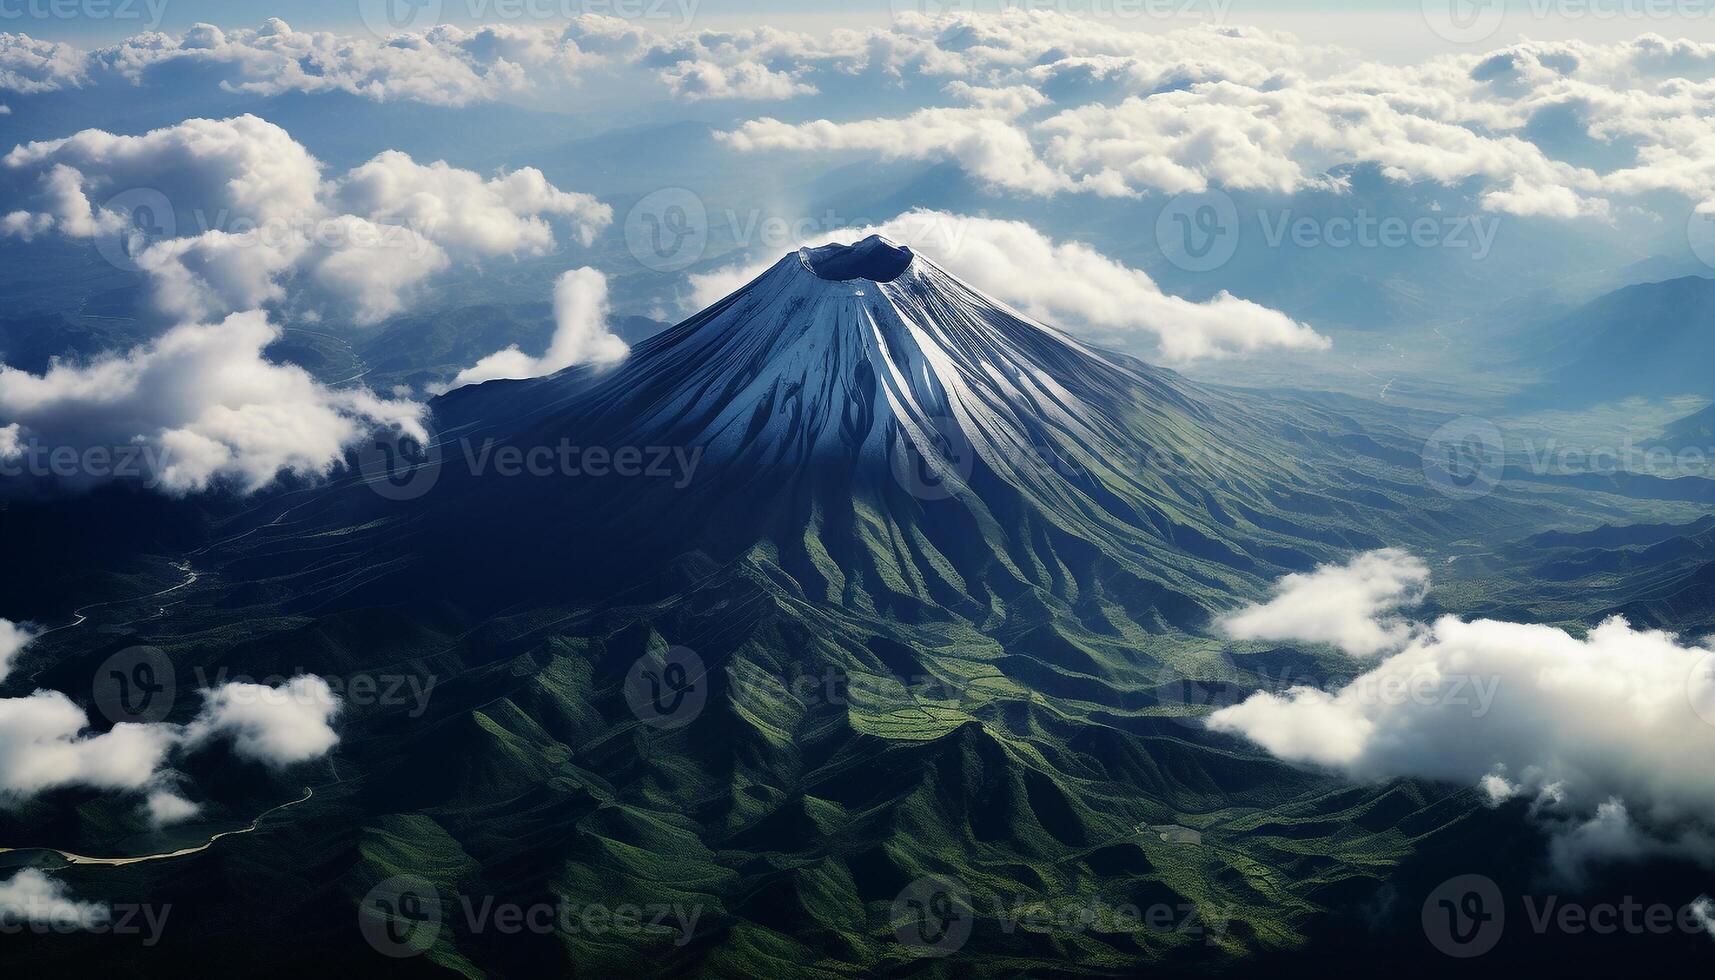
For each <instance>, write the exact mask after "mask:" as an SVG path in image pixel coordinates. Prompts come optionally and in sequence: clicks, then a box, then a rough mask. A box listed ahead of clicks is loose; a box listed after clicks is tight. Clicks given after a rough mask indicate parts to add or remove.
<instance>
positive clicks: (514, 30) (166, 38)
mask: <svg viewBox="0 0 1715 980" xmlns="http://www.w3.org/2000/svg"><path fill="white" fill-rule="evenodd" d="M881 47H886V48H889V49H890V54H897V50H896V49H899V48H901V47H903V45H885V46H881ZM871 51H872V43H871V38H870V37H868V36H866V35H864V34H859V33H858V32H850V31H841V32H836V33H835V35H834V36H832V37H829V38H826V39H818V38H814V37H811V36H809V35H804V34H796V33H791V32H786V31H779V30H774V29H772V28H761V29H757V30H748V31H698V32H694V33H693V32H684V33H675V34H671V35H667V36H662V35H660V34H658V33H654V32H650V31H645V30H642V29H640V28H637V27H633V26H632V25H630V24H629V23H627V22H626V21H623V20H620V19H617V18H612V17H602V16H596V15H584V16H580V17H577V18H575V19H573V20H572V22H571V23H569V24H567V25H565V26H563V27H557V26H547V25H540V26H538V25H523V24H490V25H484V26H481V27H472V28H463V27H456V26H452V25H445V26H440V27H436V28H434V29H432V30H428V31H422V32H410V31H401V32H398V33H395V34H393V35H391V36H389V37H386V38H376V37H371V36H369V35H365V34H355V35H342V34H334V33H329V32H324V31H299V30H295V29H294V28H293V27H292V26H291V25H290V24H287V23H286V22H285V21H283V20H281V19H280V18H277V17H275V18H270V19H268V20H267V21H265V22H264V23H263V24H262V26H260V27H258V28H255V29H237V30H223V29H221V28H219V27H215V26H213V25H211V24H196V25H194V26H192V27H191V28H190V29H189V30H187V31H185V32H184V33H183V34H179V35H171V34H165V33H161V32H157V31H151V32H147V33H143V34H138V35H136V36H134V37H130V38H127V39H125V40H123V41H120V42H118V43H116V44H112V45H109V46H106V47H101V48H96V49H94V50H90V51H79V50H77V49H74V48H72V47H70V46H68V45H63V44H53V43H50V42H45V41H39V40H35V39H33V38H30V37H28V36H27V35H21V34H19V35H10V34H0V89H10V90H13V91H18V92H24V93H30V92H44V91H53V90H56V89H62V88H69V87H76V86H81V85H91V84H100V83H102V82H108V81H119V82H130V83H138V82H141V81H143V80H144V79H146V78H147V77H148V75H149V73H150V72H152V71H154V70H155V69H157V68H159V67H161V66H165V65H171V64H194V65H196V66H198V67H199V68H200V69H201V70H202V71H203V72H205V73H209V74H213V75H214V76H215V77H217V78H218V79H219V82H220V84H221V86H222V87H223V88H225V89H227V90H230V91H234V92H244V93H250V94H254V95H258V96H270V95H278V94H280V93H282V92H306V93H312V94H314V93H328V92H343V93H347V94H350V95H356V96H360V97H363V98H368V99H374V100H376V101H395V100H409V101H414V102H422V103H427V104H430V105H441V106H453V107H457V106H466V105H471V104H473V103H480V102H489V101H494V100H497V99H502V98H508V97H520V96H536V97H541V96H544V95H546V94H549V93H553V92H557V91H565V90H569V89H571V88H573V87H576V86H578V85H580V84H581V83H582V82H583V81H584V80H585V79H586V78H587V77H588V76H589V75H591V74H592V73H596V72H599V73H601V75H602V77H604V78H605V79H607V80H608V81H609V82H610V83H615V84H624V85H625V86H626V87H628V88H645V87H654V88H655V89H656V90H657V91H659V90H662V89H664V90H665V91H667V92H670V93H672V94H674V95H677V96H680V97H682V98H690V99H699V98H722V99H767V100H776V99H784V98H791V97H794V96H798V95H805V94H810V93H813V92H815V91H816V88H815V86H814V85H812V84H809V83H807V82H803V81H800V80H799V79H798V75H800V74H802V73H804V72H807V71H811V70H818V69H823V70H830V71H850V70H852V69H853V68H854V67H855V66H858V65H862V64H864V63H865V62H866V61H867V60H868V58H869V56H870V55H871Z"/></svg>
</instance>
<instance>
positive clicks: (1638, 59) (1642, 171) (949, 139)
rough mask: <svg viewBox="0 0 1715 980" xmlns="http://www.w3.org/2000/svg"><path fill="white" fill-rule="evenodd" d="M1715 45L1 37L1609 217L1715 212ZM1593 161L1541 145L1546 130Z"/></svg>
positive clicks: (197, 33)
mask: <svg viewBox="0 0 1715 980" xmlns="http://www.w3.org/2000/svg"><path fill="white" fill-rule="evenodd" d="M1712 50H1715V45H1707V44H1701V43H1697V42H1691V41H1683V40H1669V39H1666V38H1662V37H1660V36H1658V35H1653V34H1644V35H1641V36H1639V37H1637V38H1634V39H1632V40H1630V41H1620V42H1612V43H1603V44H1590V43H1584V42H1575V41H1564V42H1532V41H1527V42H1522V43H1519V44H1515V45H1511V46H1508V47H1505V48H1501V49H1498V50H1494V51H1476V52H1470V53H1461V54H1455V55H1445V56H1440V57H1435V58H1431V59H1428V60H1425V61H1423V62H1422V63H1420V64H1415V65H1388V64H1379V63H1374V62H1367V61H1364V60H1362V59H1361V58H1360V57H1359V56H1358V55H1357V54H1356V53H1355V52H1352V51H1350V50H1347V49H1342V48H1337V47H1331V46H1324V45H1316V44H1307V43H1304V42H1302V41H1300V40H1298V39H1296V38H1294V37H1292V36H1290V35H1287V34H1283V33H1278V32H1271V31H1266V30H1260V29H1257V28H1253V27H1240V26H1215V25H1198V26H1195V27H1190V28H1186V29H1183V30H1176V31H1166V32H1143V31H1116V30H1113V29H1112V28H1111V26H1110V25H1107V24H1104V23H1101V22H1099V21H1096V20H1094V19H1090V18H1084V17H1080V16H1077V15H1072V14H1059V13H1053V12H1048V11H1024V10H1007V11H1003V12H1001V13H998V14H977V13H960V14H949V15H946V16H940V17H930V16H924V15H920V14H912V13H906V14H902V15H901V16H899V17H896V18H894V19H893V22H892V23H891V24H890V26H888V27H886V28H873V29H865V30H836V31H832V32H829V33H828V34H826V35H820V36H817V35H810V34H804V33H795V32H787V31H779V30H775V29H771V28H761V29H757V30H750V31H696V32H682V33H676V34H671V35H667V36H662V35H659V34H653V33H650V32H646V31H643V30H640V29H638V28H635V27H633V26H631V25H629V24H626V23H625V22H623V21H619V20H615V19H612V18H603V17H596V16H583V17H579V18H576V19H574V20H573V21H572V22H571V23H570V24H567V25H566V26H564V27H549V26H546V25H541V26H537V25H512V24H508V25H493V26H487V27H481V28H472V29H464V28H458V27H451V26H446V27H438V28H435V29H434V30H430V31H426V32H422V33H399V34H395V35H393V36H392V37H388V38H385V39H382V38H374V37H369V36H366V35H357V36H343V35H336V34H329V33H323V32H305V31H297V30H294V29H293V28H291V27H290V26H289V25H287V24H286V23H285V22H283V21H281V20H278V19H272V20H269V21H267V22H266V23H264V24H263V25H262V26H261V27H260V28H257V29H255V30H233V31H224V30H221V29H219V28H215V27H212V26H210V25H206V24H199V25H196V26H194V27H192V28H191V29H190V30H188V31H186V32H185V33H184V34H182V35H177V36H173V35H167V34H162V33H157V32H150V33H146V34H140V35H138V36H136V37H133V38H129V39H127V40H125V41H122V42H120V43H118V44H115V45H111V46H108V47H105V48H99V49H96V50H93V51H88V52H82V51H77V50H75V49H72V48H69V47H67V46H65V45H57V44H52V43H49V42H43V41H39V40H35V39H32V38H29V37H27V36H25V35H0V88H3V89H10V90H13V91H17V92H20V93H32V92H41V91H50V90H53V89H57V88H64V87H68V86H76V85H91V84H102V83H107V82H112V81H114V80H118V81H120V82H124V81H127V80H129V81H140V80H142V79H144V78H146V77H147V75H148V73H149V72H150V71H152V70H154V69H155V68H156V67H157V66H161V65H165V64H169V63H180V62H185V63H195V64H197V65H198V66H199V67H200V68H201V69H202V70H203V72H204V73H209V74H213V75H214V76H215V77H216V78H218V79H219V81H220V84H221V85H223V86H224V87H225V88H226V89H228V90H231V91H235V92H248V93H254V94H257V95H274V94H278V93H280V92H287V91H297V92H309V93H321V92H336V91H337V92H346V93H350V94H353V95H357V96H361V97H365V98H372V99H377V100H392V99H410V100H415V101H420V102H426V103H430V104H437V105H448V106H464V105H470V104H473V103H476V102H483V101H492V100H496V99H502V98H513V97H522V96H531V97H534V98H546V97H551V96H552V95H555V94H558V93H561V92H569V91H571V90H573V88H574V87H575V88H577V90H578V91H580V92H581V93H585V94H587V93H590V92H597V91H599V92H600V93H601V97H602V98H603V99H604V100H607V101H613V102H617V103H623V102H625V101H627V100H631V101H649V100H652V99H660V98H661V97H663V96H670V97H673V98H678V99H693V100H694V99H753V100H780V99H786V98H814V97H816V96H817V95H818V94H821V95H826V96H829V99H828V102H829V104H830V105H850V104H853V100H851V99H849V98H843V97H844V96H847V95H850V94H853V93H857V92H865V93H870V92H874V91H876V90H877V88H878V86H879V87H884V88H886V89H897V90H901V91H908V90H910V86H911V85H912V84H915V83H919V82H921V81H922V80H926V79H928V80H933V79H943V80H947V81H955V80H956V81H958V82H961V83H964V84H966V85H968V86H969V87H971V88H975V89H988V90H997V91H998V90H1006V89H1028V90H1031V91H1035V92H1039V93H1041V94H1042V95H1043V96H1045V97H1046V99H1047V100H1051V102H1052V105H1049V106H1035V107H1032V108H1030V109H1029V110H1027V111H1020V110H1018V109H1017V108H1016V107H1014V106H1009V105H1004V104H991V103H985V102H982V101H977V102H972V101H970V100H969V99H966V98H965V97H963V95H962V94H961V93H960V92H959V91H958V90H957V88H956V87H955V86H949V92H948V94H949V96H950V100H951V104H944V105H923V104H920V105H917V106H915V107H913V111H909V112H904V113H901V114H898V115H890V116H874V117H872V118H823V119H816V120H814V121H811V122H783V121H780V120H778V119H774V118H760V119H753V120H750V121H748V122H745V123H743V124H742V125H740V126H738V127H737V128H736V129H734V130H732V131H731V132H730V133H728V134H727V138H728V139H729V141H730V142H731V144H732V145H733V146H734V147H735V148H737V149H740V150H762V149H785V150H798V151H844V152H853V153H863V154H874V155H879V156H884V157H892V158H898V157H904V158H912V159H925V160H952V161H956V162H958V163H960V164H961V165H962V166H963V167H965V168H966V169H967V170H968V171H969V172H970V173H972V174H974V175H975V176H977V177H978V178H979V179H982V180H984V181H987V182H989V183H991V184H994V185H998V186H1000V187H1004V188H1007V189H1010V190H1014V191H1018V192H1022V193H1030V194H1058V193H1063V192H1087V193H1095V194H1103V195H1116V196H1131V195H1143V194H1153V193H1177V192H1180V191H1201V190H1203V189H1205V188H1207V187H1210V186H1221V187H1229V188H1248V189H1256V190H1263V191H1276V192H1281V193H1291V192H1294V191H1297V190H1302V189H1305V188H1326V189H1339V188H1340V187H1342V186H1343V181H1342V179H1341V177H1340V176H1339V171H1340V168H1343V167H1346V166H1350V165H1354V164H1360V163H1369V164H1374V165H1377V166H1378V167H1380V168H1381V170H1382V172H1383V173H1385V174H1387V175H1388V176H1390V177H1393V178H1396V179H1400V180H1431V181H1439V182H1442V183H1446V184H1453V183H1463V182H1465V181H1467V180H1470V181H1475V182H1477V184H1478V185H1479V188H1478V191H1477V196H1478V198H1479V199H1480V201H1481V202H1482V203H1483V205H1484V206H1486V207H1488V208H1490V209H1493V210H1497V211H1504V212H1509V213H1514V214H1520V215H1538V216H1550V217H1558V218H1572V217H1592V216H1593V217H1597V218H1606V217H1608V216H1610V215H1611V214H1612V213H1613V209H1614V203H1613V200H1612V199H1613V198H1616V197H1618V198H1624V197H1629V196H1636V195H1642V194H1649V193H1654V192H1658V191H1666V192H1671V193H1676V194H1680V195H1683V196H1686V197H1688V198H1690V199H1692V200H1694V201H1696V202H1699V203H1701V204H1704V205H1707V206H1708V207H1709V208H1711V209H1715V194H1711V192H1710V191H1709V187H1710V186H1711V178H1715V170H1712V169H1711V168H1715V163H1711V161H1712V160H1715V154H1712V153H1711V152H1710V149H1711V146H1715V111H1712V110H1715V84H1712V82H1715V55H1712V54H1711V51H1712ZM1549 120H1557V121H1558V125H1559V128H1560V129H1561V130H1562V132H1561V133H1560V135H1561V136H1562V137H1564V138H1565V139H1567V140H1569V141H1571V142H1573V143H1577V144H1579V145H1582V146H1584V147H1586V148H1589V149H1591V150H1593V151H1595V155H1596V156H1598V157H1601V158H1602V160H1603V162H1602V163H1601V164H1600V165H1592V164H1591V163H1590V162H1589V161H1584V162H1575V161H1576V160H1577V159H1578V158H1576V157H1572V156H1570V155H1568V154H1564V153H1562V152H1561V151H1562V150H1564V149H1565V146H1563V145H1556V144H1554V143H1553V142H1552V141H1550V140H1546V139H1544V138H1543V129H1542V127H1543V124H1544V123H1545V121H1549Z"/></svg>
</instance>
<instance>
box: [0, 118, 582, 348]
mask: <svg viewBox="0 0 1715 980" xmlns="http://www.w3.org/2000/svg"><path fill="white" fill-rule="evenodd" d="M4 165H5V166H6V168H7V169H9V170H11V171H13V172H16V173H18V174H19V175H21V176H23V177H24V178H26V181H32V180H33V183H34V187H33V191H32V192H31V193H30V194H29V196H28V200H29V201H30V203H31V204H32V207H30V208H25V209H19V210H15V211H13V212H11V213H9V214H7V215H5V216H4V217H0V234H10V235H15V236H18V237H21V238H24V239H25V240H29V239H32V238H34V237H36V236H38V235H41V234H45V233H48V232H50V231H57V232H58V233H60V234H62V235H65V236H67V237H71V238H83V239H89V238H94V239H99V240H101V241H102V243H103V244H106V245H111V246H112V248H113V252H114V254H116V255H122V256H128V257H130V258H131V260H132V261H134V262H135V264H136V265H137V267H138V268H139V269H141V270H142V271H143V272H145V273H147V274H148V275H149V276H150V279H151V282H152V284H153V287H154V297H155V302H156V305H157V307H158V308H159V309H160V310H161V311H162V312H163V313H166V314H167V315H169V316H172V317H174V318H179V319H209V318H214V317H219V316H223V315H225V314H227V313H231V312H234V311H238V310H249V309H255V308H257V307H259V306H262V305H264V304H284V303H286V302H287V295H288V286H289V285H290V286H293V287H296V288H295V289H293V290H292V292H294V293H295V294H296V295H295V296H294V300H295V303H294V305H295V307H296V308H298V309H300V310H301V311H302V312H307V313H320V312H323V311H324V310H325V311H328V312H330V313H332V312H337V313H338V315H340V316H341V317H343V318H347V319H349V320H350V321H352V322H354V323H356V324H359V325H365V324H371V323H375V322H378V321H379V320H382V319H385V318H386V317H388V316H391V315H393V314H395V313H397V312H399V311H400V310H401V309H403V308H404V307H405V306H406V305H407V303H408V302H409V301H410V300H411V298H412V297H413V296H414V294H415V292H416V291H417V290H418V289H419V288H420V287H422V286H423V285H424V284H425V283H426V282H428V281H429V280H430V279H431V278H432V277H433V276H434V274H435V273H437V272H440V271H442V270H444V269H445V268H447V267H448V265H449V264H450V263H451V261H452V260H453V259H454V258H455V257H456V258H458V259H461V260H466V261H478V260H481V259H484V258H491V257H494V256H501V255H518V254H530V255H536V254H541V253H543V252H546V251H547V250H549V249H550V248H552V247H553V246H554V244H555V235H554V228H553V226H552V225H551V224H550V220H552V221H554V222H557V223H559V224H560V225H562V226H563V227H565V228H568V229H569V230H570V231H571V232H572V234H573V236H574V237H575V238H576V239H577V240H578V241H579V242H581V243H583V244H585V245H588V244H589V243H590V242H591V241H592V240H593V239H594V237H595V233H596V232H597V231H599V230H600V229H601V228H604V227H606V226H607V225H608V224H609V223H610V222H611V221H612V220H613V212H612V209H611V208H609V207H608V206H607V205H605V204H602V203H601V202H599V201H597V200H595V199H594V198H593V197H590V196H589V195H587V194H579V193H574V192H570V191H564V190H561V189H559V188H557V187H555V186H554V185H553V184H551V183H549V182H548V180H547V178H546V177H544V176H543V175H542V173H541V171H539V170H536V169H534V168H530V167H526V168H523V169H519V170H515V171H511V172H509V173H503V174H500V175H498V176H495V177H492V178H488V179H484V178H483V177H481V176H480V175H478V174H476V173H474V172H472V171H469V170H461V169H459V168H456V167H451V166H448V165H447V164H446V163H444V162H440V161H436V162H433V163H428V164H423V163H418V162H417V161H415V160H413V159H412V158H411V157H410V156H409V155H407V154H404V153H400V152H398V151H391V150H390V151H386V152H383V153H381V154H379V155H377V156H376V157H375V158H373V159H371V160H369V161H368V162H366V163H364V164H361V165H360V166H358V167H355V168H353V169H352V170H351V171H349V172H347V173H346V174H345V175H343V176H342V177H339V178H337V179H335V180H332V181H324V180H323V177H322V165H321V163H320V161H318V160H316V159H315V157H313V156H311V155H310V153H309V151H308V150H306V149H305V148H304V147H303V146H302V145H301V144H299V143H298V142H297V141H296V140H294V139H292V137H291V136H290V134H288V133H287V132H286V131H285V130H284V129H281V128H280V127H279V126H276V125H274V124H273V123H270V122H267V121H266V120H263V119H260V118H258V117H256V116H252V115H244V116H238V117H235V118H232V119H222V120H213V119H191V120H187V121H185V122H183V123H179V124H177V125H174V126H168V127H163V128H161V129H157V130H152V131H150V132H148V133H145V134H143V135H141V136H118V135H114V134H112V133H107V132H103V131H101V130H95V129H91V130H85V131H83V132H81V133H78V134H76V135H74V136H71V137H67V138H65V139H59V140H49V141H42V142H35V143H28V144H24V145H22V146H19V147H16V148H14V149H13V150H12V151H11V152H9V153H8V154H6V156H5V157H4ZM145 226H146V228H147V233H145Z"/></svg>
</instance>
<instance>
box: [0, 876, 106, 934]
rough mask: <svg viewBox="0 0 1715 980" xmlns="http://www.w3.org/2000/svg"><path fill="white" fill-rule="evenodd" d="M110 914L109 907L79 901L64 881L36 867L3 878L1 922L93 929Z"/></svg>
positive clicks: (0, 908)
mask: <svg viewBox="0 0 1715 980" xmlns="http://www.w3.org/2000/svg"><path fill="white" fill-rule="evenodd" d="M110 917H111V912H110V910H109V909H108V908H107V907H106V906H103V905H98V904H96V903H93V902H80V901H77V900H76V899H74V898H72V896H71V891H70V889H68V888H66V886H65V884H64V883H63V882H61V881H59V880H58V879H55V878H50V877H48V876H47V875H46V874H43V873H42V872H41V871H38V870H36V869H35V868H25V869H24V870H22V871H20V872H18V873H17V874H15V875H13V876H12V877H11V878H8V879H6V880H5V881H0V923H6V924H9V925H14V926H15V925H17V924H19V923H30V924H32V925H39V926H52V927H58V928H73V929H90V928H94V927H95V926H98V925H101V924H102V923H105V922H106V921H107V920H108V919H109V918H110Z"/></svg>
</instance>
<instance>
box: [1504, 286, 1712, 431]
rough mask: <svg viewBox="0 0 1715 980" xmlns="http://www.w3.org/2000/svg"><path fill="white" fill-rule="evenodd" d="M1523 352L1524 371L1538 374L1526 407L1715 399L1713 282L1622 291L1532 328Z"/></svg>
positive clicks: (1522, 345)
mask: <svg viewBox="0 0 1715 980" xmlns="http://www.w3.org/2000/svg"><path fill="white" fill-rule="evenodd" d="M1519 349H1520V354H1519V361H1518V364H1519V368H1520V369H1521V370H1523V371H1530V372H1533V373H1534V374H1536V376H1537V377H1538V381H1537V382H1536V383H1535V384H1534V385H1532V386H1530V387H1529V388H1527V389H1526V390H1525V391H1524V392H1523V394H1522V395H1521V397H1520V401H1521V403H1523V404H1525V405H1533V406H1548V407H1557V408H1588V407H1590V406H1593V405H1598V404H1602V403H1604V402H1612V401H1616V400H1619V399H1623V398H1630V397H1644V398H1664V397H1671V396H1675V395H1702V396H1706V397H1715V374H1712V373H1711V372H1710V370H1709V365H1711V364H1715V279H1708V278H1702V277H1698V276H1684V277H1681V278H1678V279H1669V280H1667V281H1664V282H1652V283H1641V284H1638V285H1634V286H1627V287H1625V288H1623V289H1617V290H1615V291H1613V292H1611V293H1608V294H1606V295H1604V296H1602V297H1600V298H1598V299H1596V300H1594V301H1592V302H1590V303H1589V304H1587V305H1585V306H1583V307H1580V308H1578V309H1577V310H1574V311H1573V312H1571V313H1569V314H1566V315H1564V316H1561V317H1557V318H1555V319H1554V320H1552V321H1550V322H1548V323H1546V324H1543V325H1541V326H1539V327H1537V328H1535V329H1533V330H1532V331H1531V332H1530V333H1528V334H1527V335H1526V336H1524V337H1523V338H1521V343H1520V345H1519Z"/></svg>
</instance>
